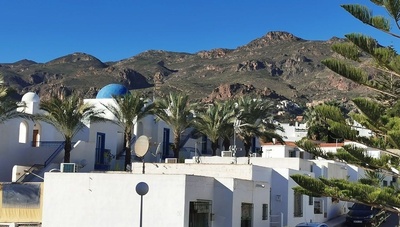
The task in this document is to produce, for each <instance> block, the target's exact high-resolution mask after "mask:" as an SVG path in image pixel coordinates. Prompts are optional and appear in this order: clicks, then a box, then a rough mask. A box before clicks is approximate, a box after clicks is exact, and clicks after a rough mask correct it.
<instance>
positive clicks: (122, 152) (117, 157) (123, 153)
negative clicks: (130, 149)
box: [115, 135, 137, 159]
mask: <svg viewBox="0 0 400 227" xmlns="http://www.w3.org/2000/svg"><path fill="white" fill-rule="evenodd" d="M136 139H137V137H136V135H133V136H132V138H131V142H130V143H129V145H130V146H132V144H134V143H135V142H136ZM124 155H125V144H124V148H122V151H120V152H118V153H117V155H116V156H115V157H116V158H115V159H119V158H120V157H122V156H124Z"/></svg>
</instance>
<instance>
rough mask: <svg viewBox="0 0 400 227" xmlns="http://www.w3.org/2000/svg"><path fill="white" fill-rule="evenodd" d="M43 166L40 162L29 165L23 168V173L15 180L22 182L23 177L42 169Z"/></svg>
mask: <svg viewBox="0 0 400 227" xmlns="http://www.w3.org/2000/svg"><path fill="white" fill-rule="evenodd" d="M43 168H44V166H43V165H40V164H34V165H32V166H31V167H29V169H27V170H25V171H24V173H23V174H22V176H20V177H19V178H18V179H17V181H16V182H23V181H24V180H25V178H26V177H27V176H29V174H30V173H31V172H33V171H35V170H41V169H43Z"/></svg>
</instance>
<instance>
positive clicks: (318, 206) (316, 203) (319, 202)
mask: <svg viewBox="0 0 400 227" xmlns="http://www.w3.org/2000/svg"><path fill="white" fill-rule="evenodd" d="M322 204H323V203H322V200H320V199H318V200H315V201H314V214H322V213H323V209H322Z"/></svg>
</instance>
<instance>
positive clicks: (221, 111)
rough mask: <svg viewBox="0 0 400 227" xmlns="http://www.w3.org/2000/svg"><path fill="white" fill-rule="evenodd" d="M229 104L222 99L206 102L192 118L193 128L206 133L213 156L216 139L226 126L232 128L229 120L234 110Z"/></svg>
mask: <svg viewBox="0 0 400 227" xmlns="http://www.w3.org/2000/svg"><path fill="white" fill-rule="evenodd" d="M229 105H230V103H229V102H222V101H216V102H214V103H212V104H206V106H205V107H202V108H200V109H199V111H197V112H196V116H195V117H194V119H193V126H194V128H195V129H197V130H198V131H199V132H201V133H203V134H204V135H206V136H207V137H208V139H209V140H210V141H211V149H212V154H213V155H214V156H215V155H216V150H217V148H218V146H219V145H218V140H219V139H220V138H221V137H222V136H223V134H224V131H225V130H226V128H228V127H231V128H233V126H232V123H231V122H232V119H233V118H234V117H235V111H234V109H233V108H231V107H230V106H229Z"/></svg>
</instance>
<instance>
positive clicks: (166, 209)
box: [43, 173, 214, 227]
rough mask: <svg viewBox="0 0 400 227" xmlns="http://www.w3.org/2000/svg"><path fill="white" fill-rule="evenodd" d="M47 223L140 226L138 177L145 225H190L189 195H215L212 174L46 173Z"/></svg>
mask: <svg viewBox="0 0 400 227" xmlns="http://www.w3.org/2000/svg"><path fill="white" fill-rule="evenodd" d="M45 179H46V181H45V182H46V183H45V188H44V195H45V196H44V204H43V227H46V226H47V227H54V226H57V227H63V226H65V227H69V226H85V227H101V226H107V227H108V226H115V227H118V226H121V227H122V226H124V227H125V226H139V213H140V196H139V195H138V194H137V193H136V191H135V187H136V185H137V183H139V182H141V181H144V182H146V183H147V184H148V185H149V192H148V193H147V194H146V195H145V196H144V197H143V226H177V227H179V226H187V225H188V220H189V219H188V218H189V217H188V215H189V214H188V213H189V212H188V206H189V205H188V203H189V201H186V199H189V198H190V199H205V200H212V199H213V197H212V187H208V186H207V185H209V186H210V185H213V181H214V179H212V178H207V177H198V176H185V175H165V176H162V175H147V174H146V175H139V174H138V175H137V174H129V173H114V174H110V173H73V174H71V173H69V174H68V173H46V175H45ZM205 186H207V187H205Z"/></svg>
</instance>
